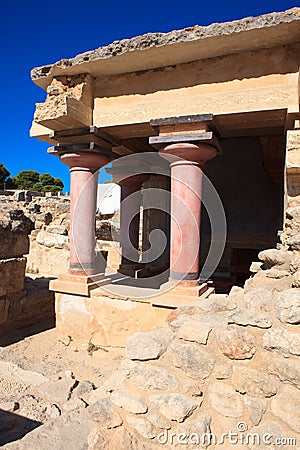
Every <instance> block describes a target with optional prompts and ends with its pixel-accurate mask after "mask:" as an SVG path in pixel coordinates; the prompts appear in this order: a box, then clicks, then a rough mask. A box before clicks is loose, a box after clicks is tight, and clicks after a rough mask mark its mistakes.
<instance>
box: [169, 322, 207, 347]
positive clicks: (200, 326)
mask: <svg viewBox="0 0 300 450" xmlns="http://www.w3.org/2000/svg"><path fill="white" fill-rule="evenodd" d="M211 330H212V328H211V326H210V324H209V323H205V322H202V321H201V320H196V319H191V320H189V321H186V322H185V323H184V324H183V325H181V327H180V328H179V330H178V333H177V337H178V338H179V339H183V340H185V341H191V342H198V344H206V343H207V339H208V335H209V333H210V332H211Z"/></svg>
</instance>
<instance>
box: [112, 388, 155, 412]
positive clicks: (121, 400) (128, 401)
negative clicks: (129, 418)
mask: <svg viewBox="0 0 300 450" xmlns="http://www.w3.org/2000/svg"><path fill="white" fill-rule="evenodd" d="M110 400H111V402H112V403H113V404H114V405H116V406H119V407H120V408H123V409H125V411H128V412H130V413H133V414H144V413H146V412H147V411H148V406H147V404H146V402H145V401H144V399H143V398H142V397H141V396H140V395H133V394H131V393H129V392H127V391H125V390H116V391H114V392H113V393H112V394H111V397H110Z"/></svg>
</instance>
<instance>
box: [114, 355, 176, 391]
mask: <svg viewBox="0 0 300 450" xmlns="http://www.w3.org/2000/svg"><path fill="white" fill-rule="evenodd" d="M125 363H126V364H125ZM128 363H130V364H128ZM122 369H124V371H125V373H126V375H127V378H128V380H130V381H131V382H132V383H134V384H136V385H137V386H138V387H139V388H140V389H145V390H146V389H159V390H163V391H167V390H172V389H176V387H177V386H178V380H177V377H176V376H175V375H174V374H173V373H171V372H170V371H168V370H167V369H165V368H164V367H157V366H155V365H154V364H147V365H145V364H143V363H138V362H133V361H126V360H125V361H124V362H123V363H122Z"/></svg>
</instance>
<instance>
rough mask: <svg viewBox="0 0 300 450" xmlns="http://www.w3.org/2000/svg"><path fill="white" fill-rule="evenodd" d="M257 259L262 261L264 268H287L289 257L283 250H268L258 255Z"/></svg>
mask: <svg viewBox="0 0 300 450" xmlns="http://www.w3.org/2000/svg"><path fill="white" fill-rule="evenodd" d="M258 257H259V259H260V260H261V261H263V263H264V265H265V267H266V268H270V267H273V266H283V265H285V266H289V265H290V261H291V255H290V254H289V253H288V252H286V251H284V250H276V249H275V248H274V249H273V248H272V249H268V250H263V251H262V252H260V253H259V254H258Z"/></svg>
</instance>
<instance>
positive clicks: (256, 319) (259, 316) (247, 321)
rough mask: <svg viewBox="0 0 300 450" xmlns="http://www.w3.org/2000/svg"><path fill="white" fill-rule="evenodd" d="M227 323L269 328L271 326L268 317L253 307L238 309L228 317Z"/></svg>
mask: <svg viewBox="0 0 300 450" xmlns="http://www.w3.org/2000/svg"><path fill="white" fill-rule="evenodd" d="M228 323H229V324H231V323H235V324H237V325H242V326H248V325H249V326H252V327H259V328H270V327H271V326H272V320H271V319H270V317H269V316H268V315H267V314H265V313H260V312H257V310H255V309H246V310H244V309H238V310H237V311H236V312H234V313H233V314H232V315H231V316H230V317H229V319H228Z"/></svg>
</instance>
